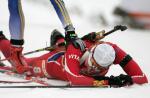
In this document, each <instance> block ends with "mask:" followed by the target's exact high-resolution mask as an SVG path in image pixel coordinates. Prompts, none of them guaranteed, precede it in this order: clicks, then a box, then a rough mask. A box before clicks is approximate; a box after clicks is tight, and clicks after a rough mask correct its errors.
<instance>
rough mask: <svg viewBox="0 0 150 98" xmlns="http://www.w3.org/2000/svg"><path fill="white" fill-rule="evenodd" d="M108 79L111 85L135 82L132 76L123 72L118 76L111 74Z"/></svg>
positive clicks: (124, 84) (120, 85)
mask: <svg viewBox="0 0 150 98" xmlns="http://www.w3.org/2000/svg"><path fill="white" fill-rule="evenodd" d="M108 81H109V85H111V86H119V87H122V86H126V85H131V84H133V81H132V78H131V76H128V75H123V74H120V75H119V76H116V77H114V76H110V78H109V80H108Z"/></svg>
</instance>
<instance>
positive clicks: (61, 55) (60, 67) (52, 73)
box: [0, 40, 148, 86]
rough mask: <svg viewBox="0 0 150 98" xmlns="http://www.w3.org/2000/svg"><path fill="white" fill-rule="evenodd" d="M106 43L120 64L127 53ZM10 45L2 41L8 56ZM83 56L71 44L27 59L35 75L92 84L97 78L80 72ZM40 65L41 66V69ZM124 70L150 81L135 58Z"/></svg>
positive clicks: (139, 80) (136, 78) (139, 79)
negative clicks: (62, 49)
mask: <svg viewBox="0 0 150 98" xmlns="http://www.w3.org/2000/svg"><path fill="white" fill-rule="evenodd" d="M85 43H86V46H87V48H89V47H90V46H91V45H93V44H94V43H91V42H89V41H85ZM105 43H107V44H109V45H111V46H112V47H113V48H114V50H115V52H116V58H115V61H114V64H115V65H116V64H117V65H118V64H119V63H120V62H121V61H122V60H123V58H124V57H125V56H126V55H127V54H126V53H125V52H124V51H123V50H122V49H120V48H119V47H118V46H117V45H115V44H112V43H108V42H105ZM4 44H5V45H4ZM9 47H10V43H9V41H8V40H2V41H0V49H1V51H2V52H3V54H4V55H5V56H6V58H7V57H9V55H10V51H8V50H9ZM6 50H7V51H6ZM82 56H83V53H82V52H81V51H80V49H76V48H74V46H73V45H69V46H68V48H67V50H66V52H64V51H60V52H58V51H56V50H54V51H52V52H49V53H46V54H44V55H42V56H40V57H35V58H25V59H26V61H27V63H28V64H29V65H30V66H33V73H34V74H35V75H41V76H43V75H44V76H46V77H54V78H56V79H61V80H66V81H69V82H70V84H71V85H86V86H92V85H93V82H94V81H95V79H94V78H92V77H89V76H86V75H83V74H81V73H80V71H81V70H82V69H86V67H85V65H84V63H83V64H82V66H81V65H80V59H81V57H82ZM38 67H40V69H39V68H38ZM123 70H124V71H125V72H126V73H127V74H128V75H129V76H132V79H133V82H134V83H137V84H143V83H147V82H148V81H147V78H146V76H145V74H144V73H143V72H142V70H141V69H140V67H139V65H138V64H137V63H136V62H135V61H134V60H133V59H132V60H130V61H129V62H128V63H127V64H126V65H125V66H124V67H123ZM106 73H107V71H106V72H104V73H103V75H105V74H106ZM100 74H102V73H100Z"/></svg>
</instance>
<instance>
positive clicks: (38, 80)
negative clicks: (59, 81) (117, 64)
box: [0, 66, 110, 88]
mask: <svg viewBox="0 0 150 98" xmlns="http://www.w3.org/2000/svg"><path fill="white" fill-rule="evenodd" d="M0 73H4V74H6V75H9V76H12V77H15V78H21V79H24V80H27V81H24V83H29V82H34V83H38V84H39V85H33V86H28V85H27V86H0V88H110V86H109V85H102V86H70V85H68V83H66V84H63V85H54V84H52V83H51V82H50V81H48V79H47V78H46V79H45V78H38V77H32V76H26V75H24V74H17V73H15V72H13V71H11V68H10V67H7V66H3V67H2V66H0ZM0 83H23V82H21V81H20V82H19V81H18V82H17V81H2V82H1V81H0Z"/></svg>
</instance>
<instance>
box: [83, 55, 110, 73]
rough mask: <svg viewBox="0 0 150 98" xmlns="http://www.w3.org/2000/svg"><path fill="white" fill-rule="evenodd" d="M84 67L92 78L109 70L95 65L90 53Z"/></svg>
mask: <svg viewBox="0 0 150 98" xmlns="http://www.w3.org/2000/svg"><path fill="white" fill-rule="evenodd" d="M86 66H87V72H88V74H90V75H92V76H96V75H104V74H105V73H106V72H107V71H108V69H109V67H107V68H106V67H102V66H101V65H99V64H97V63H96V61H95V60H94V58H93V56H92V53H90V54H89V57H88V58H87V60H86Z"/></svg>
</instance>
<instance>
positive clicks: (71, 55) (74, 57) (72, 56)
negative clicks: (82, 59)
mask: <svg viewBox="0 0 150 98" xmlns="http://www.w3.org/2000/svg"><path fill="white" fill-rule="evenodd" d="M69 59H76V60H78V61H79V56H78V55H76V54H70V55H69Z"/></svg>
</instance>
